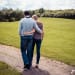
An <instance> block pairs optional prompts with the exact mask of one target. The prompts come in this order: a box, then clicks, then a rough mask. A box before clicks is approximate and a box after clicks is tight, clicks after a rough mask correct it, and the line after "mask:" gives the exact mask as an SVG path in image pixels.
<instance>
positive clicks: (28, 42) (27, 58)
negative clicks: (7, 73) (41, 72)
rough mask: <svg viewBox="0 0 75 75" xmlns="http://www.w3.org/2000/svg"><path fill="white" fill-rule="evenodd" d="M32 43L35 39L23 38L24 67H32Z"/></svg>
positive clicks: (30, 37)
mask: <svg viewBox="0 0 75 75" xmlns="http://www.w3.org/2000/svg"><path fill="white" fill-rule="evenodd" d="M32 41H33V37H32V36H31V35H30V36H21V53H22V58H23V62H24V65H27V64H28V65H30V66H31V50H32Z"/></svg>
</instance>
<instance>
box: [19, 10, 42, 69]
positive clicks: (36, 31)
mask: <svg viewBox="0 0 75 75" xmlns="http://www.w3.org/2000/svg"><path fill="white" fill-rule="evenodd" d="M24 15H25V17H24V18H23V19H21V20H20V26H19V34H20V39H21V53H22V58H23V62H24V69H30V68H31V66H32V60H33V52H34V46H35V44H36V52H37V58H36V66H35V67H36V68H38V64H39V60H40V47H41V42H42V39H43V24H42V23H41V22H39V21H38V17H37V16H36V15H33V16H32V17H31V16H30V13H29V12H28V11H25V12H24Z"/></svg>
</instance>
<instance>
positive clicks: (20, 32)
mask: <svg viewBox="0 0 75 75" xmlns="http://www.w3.org/2000/svg"><path fill="white" fill-rule="evenodd" d="M18 32H19V35H21V34H22V22H21V21H20V22H19V29H18Z"/></svg>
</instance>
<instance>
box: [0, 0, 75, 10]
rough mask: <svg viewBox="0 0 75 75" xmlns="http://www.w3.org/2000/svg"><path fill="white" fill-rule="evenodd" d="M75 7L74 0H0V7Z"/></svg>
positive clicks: (23, 8) (25, 8) (27, 8)
mask: <svg viewBox="0 0 75 75" xmlns="http://www.w3.org/2000/svg"><path fill="white" fill-rule="evenodd" d="M2 8H13V9H16V8H19V9H22V10H29V9H38V8H45V9H75V0H0V9H2Z"/></svg>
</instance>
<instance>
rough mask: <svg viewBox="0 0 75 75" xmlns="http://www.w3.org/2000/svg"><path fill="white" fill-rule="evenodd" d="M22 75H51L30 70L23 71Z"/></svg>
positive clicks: (42, 71) (37, 70)
mask: <svg viewBox="0 0 75 75" xmlns="http://www.w3.org/2000/svg"><path fill="white" fill-rule="evenodd" d="M22 75H51V74H50V73H49V72H48V71H45V70H41V69H36V68H34V67H33V68H32V69H30V70H27V71H23V72H22Z"/></svg>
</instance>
